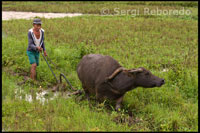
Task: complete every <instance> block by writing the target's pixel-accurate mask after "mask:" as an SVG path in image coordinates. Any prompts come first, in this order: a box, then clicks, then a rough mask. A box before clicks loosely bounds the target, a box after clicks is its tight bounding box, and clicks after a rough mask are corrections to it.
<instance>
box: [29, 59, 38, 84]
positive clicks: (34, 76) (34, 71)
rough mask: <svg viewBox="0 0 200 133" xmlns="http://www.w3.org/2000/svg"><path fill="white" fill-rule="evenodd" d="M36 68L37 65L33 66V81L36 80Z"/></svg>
mask: <svg viewBox="0 0 200 133" xmlns="http://www.w3.org/2000/svg"><path fill="white" fill-rule="evenodd" d="M36 67H37V64H36V63H34V64H32V66H31V76H30V77H31V79H33V80H36Z"/></svg>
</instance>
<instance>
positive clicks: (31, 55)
mask: <svg viewBox="0 0 200 133" xmlns="http://www.w3.org/2000/svg"><path fill="white" fill-rule="evenodd" d="M27 55H28V59H29V62H30V64H34V63H36V64H37V66H39V57H40V53H39V52H38V51H27Z"/></svg>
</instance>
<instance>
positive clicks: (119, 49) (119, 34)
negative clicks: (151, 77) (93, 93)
mask: <svg viewBox="0 0 200 133" xmlns="http://www.w3.org/2000/svg"><path fill="white" fill-rule="evenodd" d="M197 6H198V3H197V2H166V3H165V2H124V3H123V2H100V3H98V2H86V3H84V2H47V3H46V2H3V3H2V7H3V10H2V11H23V12H28V11H31V12H37V13H39V12H46V13H47V12H50V13H52V12H54V13H82V14H91V15H81V16H76V17H64V18H51V19H47V18H41V19H42V22H43V25H42V28H43V29H44V30H45V46H46V49H47V54H48V55H49V57H50V58H51V59H52V61H53V62H54V63H55V64H56V67H54V66H52V68H53V70H54V72H55V74H56V75H57V77H58V76H59V74H60V72H63V73H64V74H65V75H66V77H67V78H68V79H69V81H70V83H71V84H72V86H73V87H75V88H76V89H78V90H82V87H81V83H80V81H79V79H78V77H77V73H76V66H77V64H78V63H79V61H80V59H81V58H82V57H83V56H84V55H85V54H89V53H99V54H104V55H110V56H112V57H113V58H114V59H116V60H118V61H119V63H120V64H121V65H122V66H124V67H125V68H138V67H145V68H146V69H149V70H150V71H151V72H152V73H153V74H155V75H157V76H159V77H162V78H164V79H165V81H166V84H165V85H164V86H162V87H161V88H152V89H144V88H137V89H135V90H132V91H130V92H128V93H127V94H126V95H125V97H124V101H123V108H122V109H121V111H120V112H116V111H115V110H114V109H113V107H112V103H110V102H109V101H105V102H104V103H98V102H96V101H95V100H91V101H88V100H87V99H85V98H84V94H81V95H70V94H71V93H72V91H69V89H68V86H67V84H66V85H64V84H63V85H61V91H57V92H51V91H48V90H52V88H53V87H55V86H56V85H57V84H56V81H55V78H54V77H53V75H52V73H51V71H50V70H49V68H48V66H47V64H46V62H45V61H44V60H43V58H42V57H40V65H39V67H38V68H37V81H38V82H33V81H32V80H30V79H29V78H28V77H29V70H30V64H29V62H28V57H27V55H26V49H27V45H28V38H27V33H28V29H30V28H31V27H32V20H31V19H13V20H6V21H4V20H3V21H2V128H3V131H198V7H197ZM105 7H106V8H107V9H109V11H110V12H109V13H110V14H111V15H110V16H109V15H108V16H106V15H102V14H101V11H102V10H101V9H102V8H105ZM144 7H146V8H147V7H148V8H150V9H156V8H159V9H163V10H164V9H165V10H168V9H176V10H181V9H183V8H184V9H185V10H187V9H188V10H191V11H192V13H191V14H190V15H169V16H168V15H158V16H156V15H144V14H141V15H138V16H135V17H133V16H131V14H126V15H113V14H114V13H115V12H114V10H113V9H114V8H120V9H124V10H128V9H135V8H139V10H143V8H144ZM92 14H98V15H92ZM57 68H58V69H57ZM63 83H64V81H63ZM40 86H41V87H40ZM16 90H18V91H17V92H19V93H20V94H22V95H17V96H16V93H15V92H16ZM47 91H48V92H49V93H48V94H47V93H45V92H47ZM29 95H31V96H32V101H31V102H30V101H28V99H29V100H30V99H31V98H30V96H29ZM41 96H43V98H45V99H47V100H48V102H44V103H43V102H41V100H39V97H41ZM37 98H38V99H37ZM43 98H42V99H43Z"/></svg>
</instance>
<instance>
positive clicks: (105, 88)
mask: <svg viewBox="0 0 200 133" xmlns="http://www.w3.org/2000/svg"><path fill="white" fill-rule="evenodd" d="M77 73H78V77H79V79H80V81H81V82H82V87H83V89H84V91H85V94H86V96H87V97H88V98H89V96H90V94H93V95H95V96H96V98H97V100H98V101H103V100H105V99H110V100H114V101H115V102H116V106H115V109H116V110H118V109H119V108H120V107H121V102H122V99H123V96H124V94H125V93H126V92H127V91H130V90H132V89H134V88H136V87H145V88H152V87H160V86H162V85H163V84H164V83H165V81H164V79H161V78H159V77H157V76H155V75H153V74H152V73H151V72H150V71H148V70H146V69H145V68H143V67H140V68H137V69H134V68H133V69H129V70H127V69H125V68H123V67H122V66H121V65H120V64H119V63H118V62H117V61H116V60H115V59H113V58H112V57H110V56H104V55H100V54H89V55H85V56H83V58H82V59H81V61H80V62H79V64H78V66H77Z"/></svg>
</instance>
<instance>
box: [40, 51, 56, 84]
mask: <svg viewBox="0 0 200 133" xmlns="http://www.w3.org/2000/svg"><path fill="white" fill-rule="evenodd" d="M41 54H42V53H41ZM42 56H43V58H44V60H45V61H46V63H47V65H48V66H49V68H50V70H51V72H52V74H53V76H54V77H55V79H56V81H57V83H59V82H58V79H57V78H56V75H55V74H54V72H53V71H52V69H51V66H50V65H49V63H48V62H47V60H46V58H45V57H44V55H43V54H42Z"/></svg>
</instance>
